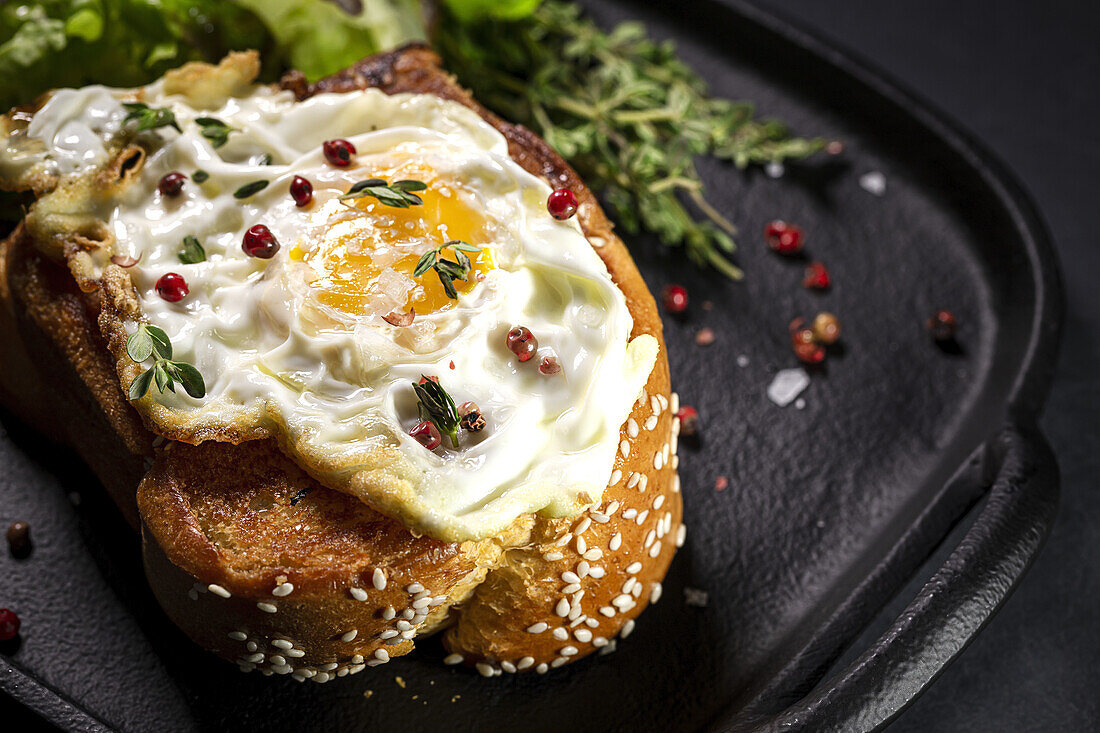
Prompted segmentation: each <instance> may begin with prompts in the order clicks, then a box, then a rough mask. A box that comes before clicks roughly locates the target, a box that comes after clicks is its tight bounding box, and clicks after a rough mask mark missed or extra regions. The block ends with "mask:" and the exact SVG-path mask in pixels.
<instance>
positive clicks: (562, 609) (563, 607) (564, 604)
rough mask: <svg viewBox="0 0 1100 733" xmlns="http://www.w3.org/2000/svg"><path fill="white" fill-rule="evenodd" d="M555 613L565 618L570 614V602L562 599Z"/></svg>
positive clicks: (555, 608)
mask: <svg viewBox="0 0 1100 733" xmlns="http://www.w3.org/2000/svg"><path fill="white" fill-rule="evenodd" d="M554 613H556V614H557V615H559V616H561V617H563V618H564V617H565V616H567V615H568V614H569V601H567V600H565V599H564V598H562V599H561V600H560V601H558V605H557V606H555V607H554Z"/></svg>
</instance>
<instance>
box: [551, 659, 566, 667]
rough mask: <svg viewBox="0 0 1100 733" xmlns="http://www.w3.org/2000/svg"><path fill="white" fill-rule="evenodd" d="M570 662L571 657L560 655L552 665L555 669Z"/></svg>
mask: <svg viewBox="0 0 1100 733" xmlns="http://www.w3.org/2000/svg"><path fill="white" fill-rule="evenodd" d="M568 663H569V657H558V658H557V659H555V660H554V661H553V662H550V666H551V667H553V668H554V669H557V668H558V667H560V666H562V665H563V664H568Z"/></svg>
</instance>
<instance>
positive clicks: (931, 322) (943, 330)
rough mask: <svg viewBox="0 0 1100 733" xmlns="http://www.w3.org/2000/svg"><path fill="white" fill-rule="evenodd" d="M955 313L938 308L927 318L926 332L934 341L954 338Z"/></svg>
mask: <svg viewBox="0 0 1100 733" xmlns="http://www.w3.org/2000/svg"><path fill="white" fill-rule="evenodd" d="M956 325H957V322H956V321H955V315H954V314H953V313H952V312H951V311H947V310H938V311H936V312H935V313H934V314H933V315H932V317H931V318H929V319H928V323H927V326H928V332H929V333H931V334H932V338H934V339H935V340H936V341H950V340H951V339H953V338H955V327H956Z"/></svg>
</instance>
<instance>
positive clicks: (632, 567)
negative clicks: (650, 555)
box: [626, 560, 642, 575]
mask: <svg viewBox="0 0 1100 733" xmlns="http://www.w3.org/2000/svg"><path fill="white" fill-rule="evenodd" d="M641 569H642V564H641V563H640V562H638V561H637V560H635V561H634V562H632V563H630V564H629V565H627V566H626V572H628V573H630V574H631V575H635V574H637V572H638V571H639V570H641Z"/></svg>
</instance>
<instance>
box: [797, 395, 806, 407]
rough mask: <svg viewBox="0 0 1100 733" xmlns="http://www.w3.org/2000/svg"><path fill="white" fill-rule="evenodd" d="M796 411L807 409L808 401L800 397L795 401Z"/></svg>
mask: <svg viewBox="0 0 1100 733" xmlns="http://www.w3.org/2000/svg"><path fill="white" fill-rule="evenodd" d="M794 409H796V410H805V409H806V400H804V399H802V398H801V397H799V398H798V399H797V400H795V401H794Z"/></svg>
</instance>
